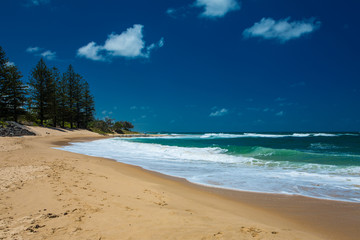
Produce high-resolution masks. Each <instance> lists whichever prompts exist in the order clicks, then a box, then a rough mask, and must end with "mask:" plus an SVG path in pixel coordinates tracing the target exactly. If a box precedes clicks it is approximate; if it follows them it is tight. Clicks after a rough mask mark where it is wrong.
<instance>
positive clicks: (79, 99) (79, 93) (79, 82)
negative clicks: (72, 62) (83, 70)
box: [72, 74, 84, 128]
mask: <svg viewBox="0 0 360 240" xmlns="http://www.w3.org/2000/svg"><path fill="white" fill-rule="evenodd" d="M83 82H84V79H83V78H82V76H80V75H79V74H75V81H74V85H73V86H72V87H73V88H74V101H75V108H74V110H75V112H74V117H75V122H76V127H77V128H80V127H81V124H82V119H83V117H82V116H83V111H82V109H83V88H82V86H83Z"/></svg>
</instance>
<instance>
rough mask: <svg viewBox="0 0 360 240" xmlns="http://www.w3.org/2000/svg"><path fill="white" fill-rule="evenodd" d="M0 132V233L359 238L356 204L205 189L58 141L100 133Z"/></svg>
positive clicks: (358, 207)
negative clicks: (79, 151)
mask: <svg viewBox="0 0 360 240" xmlns="http://www.w3.org/2000/svg"><path fill="white" fill-rule="evenodd" d="M33 130H34V131H35V132H37V134H38V136H34V137H14V138H0V172H1V174H0V176H1V177H0V178H1V179H0V180H1V183H0V189H1V191H0V207H1V208H0V239H64V238H66V239H102V240H104V239H284V240H285V239H342V240H348V239H349V240H350V239H358V236H359V235H360V229H359V228H358V226H360V204H358V203H350V202H341V201H330V200H320V199H315V198H308V197H301V196H291V195H280V194H262V193H252V192H241V191H231V190H225V189H220V188H211V187H205V186H201V185H196V184H192V183H189V182H188V181H186V180H184V179H180V178H174V177H170V176H166V175H163V174H159V173H156V172H151V171H147V170H144V169H142V168H140V167H136V166H132V165H127V164H123V163H118V162H116V161H113V160H110V159H105V158H99V157H90V156H85V155H81V154H76V153H70V152H65V151H62V150H58V149H53V148H54V147H59V146H64V145H66V144H68V143H69V142H79V141H92V140H95V139H101V138H105V137H104V136H101V135H98V134H95V133H92V132H88V131H85V130H73V131H59V130H54V129H43V128H33Z"/></svg>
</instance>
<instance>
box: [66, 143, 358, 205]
mask: <svg viewBox="0 0 360 240" xmlns="http://www.w3.org/2000/svg"><path fill="white" fill-rule="evenodd" d="M60 149H63V150H67V151H71V152H76V153H81V154H86V155H90V156H97V157H106V158H111V159H115V160H117V161H119V162H124V163H128V164H133V165H138V166H141V167H143V168H145V169H149V170H153V171H158V172H162V173H164V174H169V175H173V176H178V177H184V178H187V179H188V180H189V181H193V182H196V183H200V184H207V185H209V184H210V185H214V184H212V183H216V184H215V185H221V186H222V187H224V188H234V189H239V190H247V191H259V192H272V193H276V192H277V193H279V192H284V193H288V194H302V195H306V196H312V197H322V198H330V199H338V200H348V201H354V200H353V199H359V198H360V192H358V191H354V190H353V189H354V186H358V185H360V167H339V166H332V165H324V164H313V163H311V164H310V163H302V164H300V163H294V162H287V161H269V160H258V159H255V158H251V157H243V156H237V155H236V156H235V155H230V154H227V152H226V150H224V149H221V148H218V147H207V148H195V147H177V146H164V145H160V144H149V143H137V142H130V141H127V140H124V139H105V140H98V141H94V142H85V143H84V142H82V143H73V144H71V145H69V146H65V147H62V148H60ZM333 192H337V193H339V194H338V195H340V196H341V195H343V197H341V198H340V197H331V193H333Z"/></svg>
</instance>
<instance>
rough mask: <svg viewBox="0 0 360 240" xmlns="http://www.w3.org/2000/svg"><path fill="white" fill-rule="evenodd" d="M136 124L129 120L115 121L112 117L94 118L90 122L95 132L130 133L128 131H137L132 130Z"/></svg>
mask: <svg viewBox="0 0 360 240" xmlns="http://www.w3.org/2000/svg"><path fill="white" fill-rule="evenodd" d="M132 128H134V126H133V125H132V124H131V123H130V122H127V121H118V122H115V121H114V120H113V119H111V118H105V119H104V120H94V121H92V122H91V123H90V129H91V130H92V131H94V132H97V133H100V134H106V133H120V134H128V133H136V132H132V131H130V130H131V129H132Z"/></svg>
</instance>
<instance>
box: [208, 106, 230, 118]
mask: <svg viewBox="0 0 360 240" xmlns="http://www.w3.org/2000/svg"><path fill="white" fill-rule="evenodd" d="M228 113H229V110H227V109H226V108H222V109H219V110H216V111H215V112H212V113H210V115H209V116H210V117H221V116H224V115H226V114H228Z"/></svg>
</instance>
